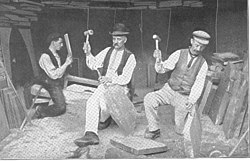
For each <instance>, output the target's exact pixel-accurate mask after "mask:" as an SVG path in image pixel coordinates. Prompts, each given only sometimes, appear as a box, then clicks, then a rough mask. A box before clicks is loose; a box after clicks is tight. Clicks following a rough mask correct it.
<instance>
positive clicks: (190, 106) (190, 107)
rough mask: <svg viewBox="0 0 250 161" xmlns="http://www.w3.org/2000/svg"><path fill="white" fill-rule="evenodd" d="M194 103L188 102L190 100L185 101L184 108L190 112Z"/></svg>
mask: <svg viewBox="0 0 250 161" xmlns="http://www.w3.org/2000/svg"><path fill="white" fill-rule="evenodd" d="M193 106H194V104H192V103H190V102H187V103H186V109H187V110H188V111H189V112H192V108H193Z"/></svg>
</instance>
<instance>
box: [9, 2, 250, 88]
mask: <svg viewBox="0 0 250 161" xmlns="http://www.w3.org/2000/svg"><path fill="white" fill-rule="evenodd" d="M170 14H171V24H170V32H169V33H168V29H169V28H168V27H169V22H170V21H169V16H170ZM88 15H89V17H88ZM246 17H247V10H246V9H243V10H241V11H239V10H237V11H234V12H232V11H231V10H226V11H224V10H219V12H218V23H217V27H218V29H217V30H218V35H217V50H218V52H225V51H228V50H231V51H232V52H238V51H242V50H243V49H244V51H245V49H247V45H246V44H247V37H246V36H247V20H246ZM215 19H216V7H213V6H212V7H211V6H210V7H204V8H173V9H172V10H171V11H170V10H169V9H162V10H124V9H123V10H122V9H117V10H115V9H110V10H107V9H89V10H87V9H86V10H51V11H47V12H43V13H41V14H40V15H39V17H38V21H37V22H33V23H32V25H31V32H32V38H33V43H34V48H35V55H36V58H37V60H38V58H39V56H40V53H41V51H43V50H44V47H45V46H46V45H45V43H44V42H45V39H46V36H47V35H48V34H49V33H50V32H52V31H57V32H61V33H63V34H64V33H68V34H69V38H70V43H71V47H72V51H73V57H74V58H75V59H74V60H75V61H74V64H73V66H72V68H71V69H69V71H70V73H71V74H73V75H77V76H81V77H86V78H91V79H96V78H97V73H96V72H94V71H91V70H90V69H88V68H87V66H86V63H85V54H84V53H83V51H82V46H83V43H84V41H85V37H84V35H83V32H84V31H85V30H87V29H93V30H94V35H93V36H91V37H90V43H91V46H92V52H93V54H94V55H96V54H97V53H98V52H99V51H101V50H102V49H104V48H105V47H107V46H110V45H111V44H112V39H111V36H110V35H109V31H111V30H112V27H113V24H114V23H115V22H123V23H125V24H126V25H128V27H129V28H130V31H131V34H130V35H129V37H128V38H129V39H128V42H127V48H128V49H130V50H131V51H132V52H133V53H134V54H135V56H136V59H137V64H138V65H137V68H136V72H135V73H136V74H135V76H136V79H135V80H136V82H140V83H136V84H138V86H145V85H146V81H145V80H146V79H147V66H146V65H147V64H153V63H154V59H153V57H152V52H153V50H154V49H155V42H154V40H153V39H152V35H153V34H158V35H159V36H160V37H161V39H162V42H160V49H161V50H162V53H163V59H166V58H167V57H168V56H169V55H170V54H171V53H172V52H173V51H175V50H177V49H180V48H185V47H188V45H189V38H190V33H192V31H193V30H195V29H204V30H206V31H207V32H208V33H209V34H210V35H211V37H212V38H211V43H210V44H209V46H208V48H207V49H206V54H204V56H205V58H206V59H207V60H208V62H209V63H211V61H210V56H211V54H212V53H214V52H215V51H216V46H215V45H216V41H215V39H216V38H215V35H216V34H215ZM221 31H224V32H221ZM228 35H230V36H228ZM228 38H229V39H228ZM234 38H237V39H234ZM232 43H233V44H232ZM12 47H14V48H15V46H12ZM226 49H227V50H226ZM62 52H63V53H64V55H66V48H64V50H63V51H62ZM242 52H243V51H242ZM76 70H77V71H76ZM168 77H169V73H167V74H163V75H158V76H157V81H158V82H165V81H166V80H167V78H168Z"/></svg>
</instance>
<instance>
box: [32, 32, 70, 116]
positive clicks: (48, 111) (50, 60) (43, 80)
mask: <svg viewBox="0 0 250 161" xmlns="http://www.w3.org/2000/svg"><path fill="white" fill-rule="evenodd" d="M46 43H47V46H48V49H46V50H45V51H44V52H43V53H42V54H41V56H40V59H39V68H40V73H39V76H38V77H36V78H34V79H33V80H32V81H31V82H29V83H28V85H27V86H30V87H31V86H32V85H33V84H39V85H42V87H43V88H44V89H46V90H47V91H48V92H49V94H50V97H51V99H52V101H53V104H52V105H48V104H39V105H38V106H37V107H36V112H35V115H34V116H33V118H44V117H55V116H59V115H61V114H63V113H65V112H66V103H65V97H64V94H63V83H64V76H65V71H66V69H67V67H68V66H69V65H70V64H71V63H72V57H67V58H66V60H65V62H64V63H62V62H63V60H62V59H61V56H60V53H59V52H58V51H59V50H61V48H62V47H63V39H62V37H61V35H60V34H59V33H51V34H49V35H48V37H47V39H46Z"/></svg>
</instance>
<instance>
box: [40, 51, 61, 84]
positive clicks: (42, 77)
mask: <svg viewBox="0 0 250 161" xmlns="http://www.w3.org/2000/svg"><path fill="white" fill-rule="evenodd" d="M44 53H46V54H48V55H49V57H50V59H51V62H52V64H53V65H54V66H55V67H56V68H59V66H58V63H57V60H56V58H55V56H54V55H53V54H52V52H51V51H50V50H49V49H48V50H46V52H44ZM39 67H40V66H39ZM39 79H40V80H38V83H39V84H41V85H43V86H61V87H63V83H64V75H63V76H62V77H61V78H58V79H51V78H50V77H49V76H48V75H47V74H46V73H45V71H44V70H43V69H42V68H41V67H40V75H39Z"/></svg>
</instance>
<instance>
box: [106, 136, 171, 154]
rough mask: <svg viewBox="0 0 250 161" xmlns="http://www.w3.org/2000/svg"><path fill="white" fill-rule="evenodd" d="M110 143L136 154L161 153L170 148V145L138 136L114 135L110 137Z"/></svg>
mask: <svg viewBox="0 0 250 161" xmlns="http://www.w3.org/2000/svg"><path fill="white" fill-rule="evenodd" d="M110 143H111V144H112V145H113V146H115V147H117V148H119V149H122V150H124V151H127V152H130V153H133V154H136V155H143V154H152V153H160V152H165V151H167V150H168V147H167V146H166V145H165V144H163V143H159V142H156V141H154V140H151V139H145V138H143V137H138V136H128V137H124V138H119V137H114V138H112V139H110Z"/></svg>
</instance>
